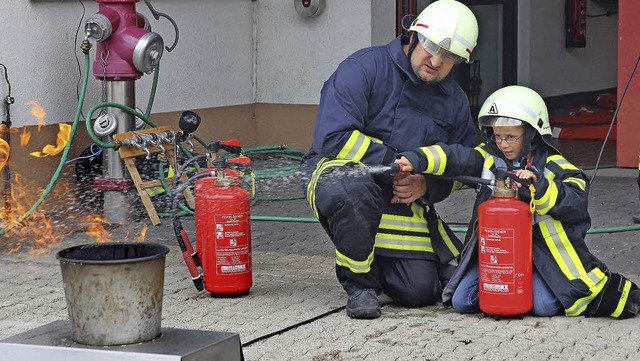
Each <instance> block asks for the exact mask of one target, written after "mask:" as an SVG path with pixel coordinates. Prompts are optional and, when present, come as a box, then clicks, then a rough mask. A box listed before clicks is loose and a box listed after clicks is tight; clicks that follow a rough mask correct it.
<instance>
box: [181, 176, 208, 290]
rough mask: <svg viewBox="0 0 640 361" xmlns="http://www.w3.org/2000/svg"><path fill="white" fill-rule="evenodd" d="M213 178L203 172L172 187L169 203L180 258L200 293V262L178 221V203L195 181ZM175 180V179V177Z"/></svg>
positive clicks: (201, 286)
mask: <svg viewBox="0 0 640 361" xmlns="http://www.w3.org/2000/svg"><path fill="white" fill-rule="evenodd" d="M211 176H214V173H213V172H204V173H198V174H196V175H194V176H193V177H191V178H189V179H187V180H186V181H185V182H183V183H182V184H180V185H176V186H174V187H173V191H172V193H173V199H172V202H171V218H172V221H173V231H174V233H175V235H176V239H177V240H178V246H180V251H181V252H182V258H183V259H184V262H185V263H186V264H187V268H188V269H189V273H190V274H191V279H192V280H193V284H194V286H195V287H196V289H197V290H198V291H202V290H203V289H204V283H203V281H202V274H200V272H199V271H198V265H199V264H200V260H199V257H198V254H197V253H196V252H194V251H193V246H192V244H191V241H190V240H189V236H188V235H187V232H186V231H185V230H184V228H182V222H181V221H180V216H179V215H178V203H179V202H180V198H182V197H183V196H184V195H183V193H184V191H185V190H186V189H187V188H188V187H189V186H191V184H193V183H194V182H195V181H196V180H198V179H200V178H205V177H211ZM176 178H177V177H176Z"/></svg>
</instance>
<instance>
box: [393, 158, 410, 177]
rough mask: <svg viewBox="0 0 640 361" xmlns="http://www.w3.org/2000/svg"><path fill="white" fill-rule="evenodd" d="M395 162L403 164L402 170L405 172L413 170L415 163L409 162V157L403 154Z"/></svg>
mask: <svg viewBox="0 0 640 361" xmlns="http://www.w3.org/2000/svg"><path fill="white" fill-rule="evenodd" d="M395 162H396V163H398V164H400V165H401V166H402V172H403V173H411V171H413V164H411V162H409V159H407V157H405V156H402V157H400V158H398V159H396V161H395Z"/></svg>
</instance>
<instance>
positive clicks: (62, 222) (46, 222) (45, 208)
mask: <svg viewBox="0 0 640 361" xmlns="http://www.w3.org/2000/svg"><path fill="white" fill-rule="evenodd" d="M26 104H27V105H31V106H32V109H31V114H33V115H34V116H35V117H37V118H38V125H39V126H38V131H39V130H40V128H41V127H42V126H43V125H45V124H44V116H45V114H46V113H45V111H44V110H43V109H42V107H40V105H39V104H38V103H37V102H36V101H29V102H27V103H26ZM58 127H59V130H58V134H57V139H56V144H55V145H46V146H44V147H43V149H42V151H39V152H32V153H30V154H31V155H32V156H35V157H47V156H55V155H57V154H59V153H60V152H61V151H63V150H64V148H65V146H66V145H67V144H68V142H69V139H70V133H71V126H70V125H68V124H61V123H59V124H58ZM3 131H4V130H3ZM16 132H17V130H16ZM30 139H31V132H30V131H28V130H27V128H26V127H25V128H23V131H22V132H21V133H20V145H21V146H23V147H24V146H26V145H27V144H28V143H29V141H30ZM9 154H10V145H9V144H8V142H7V141H5V140H4V139H2V138H0V169H2V168H3V167H5V165H8V160H9ZM10 182H11V184H10V188H9V189H10V192H5V193H8V194H5V193H3V197H5V207H4V208H3V209H1V210H0V229H5V227H6V228H8V230H7V232H6V233H4V236H0V238H2V239H0V252H1V253H13V252H17V251H19V250H23V249H24V250H28V252H29V253H31V254H32V255H37V254H41V253H43V252H45V251H46V250H47V248H49V247H51V246H55V245H56V244H58V243H60V242H62V241H63V239H64V238H65V237H66V236H69V235H71V234H73V233H77V232H84V233H85V234H87V235H88V236H89V237H91V239H93V240H94V241H96V242H117V241H119V240H120V239H121V238H122V237H124V238H125V239H134V238H135V240H136V241H137V242H143V241H144V239H145V236H146V232H147V226H146V225H144V229H142V231H141V232H140V235H139V236H137V237H136V236H133V237H131V236H130V235H129V234H126V235H124V236H120V237H121V238H119V239H117V240H114V238H113V236H112V235H111V234H110V233H109V232H108V231H107V228H106V227H108V226H109V225H110V223H109V222H108V221H106V220H105V219H103V218H102V217H100V216H97V215H95V214H91V215H87V214H85V213H84V211H83V208H82V207H75V206H74V205H73V202H79V201H78V200H75V199H73V200H68V198H69V197H70V196H72V197H73V195H74V194H75V191H74V189H72V185H70V184H68V183H62V184H59V185H57V186H56V187H55V188H54V189H53V191H52V192H51V193H50V194H49V195H48V196H47V199H46V200H44V201H43V202H42V203H41V204H40V206H39V207H38V208H36V209H34V210H31V207H32V206H33V205H34V204H35V202H36V201H38V198H39V197H40V195H41V194H42V193H43V189H40V187H38V186H34V185H33V184H29V183H28V182H27V181H26V180H25V178H24V177H23V176H21V175H20V174H17V173H15V174H14V175H13V179H11V181H10ZM50 200H54V201H53V202H52V204H47V202H49V201H50ZM29 211H31V213H29V214H28V212H29ZM45 212H46V214H45ZM9 227H10V228H9ZM126 233H129V231H127V232H126Z"/></svg>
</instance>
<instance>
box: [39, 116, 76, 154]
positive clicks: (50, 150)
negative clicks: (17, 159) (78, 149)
mask: <svg viewBox="0 0 640 361" xmlns="http://www.w3.org/2000/svg"><path fill="white" fill-rule="evenodd" d="M58 128H59V130H58V137H57V139H56V145H50V144H48V145H45V146H44V148H42V150H41V151H39V152H31V153H29V154H31V155H32V156H34V157H39V158H43V157H47V156H54V155H56V154H58V153H60V152H62V150H63V149H64V147H65V146H66V145H67V142H69V138H70V137H71V126H70V125H69V124H62V123H58Z"/></svg>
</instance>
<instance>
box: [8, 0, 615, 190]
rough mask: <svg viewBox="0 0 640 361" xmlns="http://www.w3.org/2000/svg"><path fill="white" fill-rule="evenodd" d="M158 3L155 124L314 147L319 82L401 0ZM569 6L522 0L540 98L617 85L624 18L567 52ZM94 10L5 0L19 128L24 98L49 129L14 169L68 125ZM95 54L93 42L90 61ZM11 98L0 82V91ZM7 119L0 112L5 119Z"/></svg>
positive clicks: (29, 120) (23, 122)
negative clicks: (194, 120)
mask: <svg viewBox="0 0 640 361" xmlns="http://www.w3.org/2000/svg"><path fill="white" fill-rule="evenodd" d="M601 1H602V0H600V1H595V0H589V1H588V12H589V13H598V12H600V4H599V3H600V2H601ZM81 4H82V5H81ZM152 4H153V5H154V7H155V9H156V10H157V11H160V12H163V13H166V14H168V15H170V16H171V17H172V18H173V19H174V20H175V21H176V23H177V24H178V26H179V31H180V33H179V34H180V35H179V40H178V44H177V47H176V48H175V50H174V51H173V52H166V51H165V53H164V55H163V57H162V61H161V66H160V72H159V83H158V88H157V92H156V97H155V99H154V103H153V111H152V117H151V118H152V120H154V121H155V122H156V123H157V124H158V125H167V124H169V125H172V126H173V127H175V128H176V129H177V121H178V118H179V115H180V113H181V112H182V111H183V110H195V111H196V112H198V113H199V114H200V115H201V116H202V118H203V123H202V125H201V127H200V129H199V130H198V133H197V134H198V136H199V137H200V138H201V139H203V140H216V139H226V138H230V137H236V138H240V139H241V141H242V142H243V145H244V146H257V145H271V144H285V145H292V146H295V147H298V148H303V149H304V148H307V147H308V146H309V145H310V142H311V136H312V129H313V123H314V120H315V112H316V109H317V104H318V102H319V97H320V89H321V87H322V84H323V82H324V81H325V80H326V79H327V77H328V76H329V75H330V74H331V73H332V72H333V70H334V69H335V67H336V66H337V65H338V64H339V62H340V61H342V60H343V59H344V58H345V57H346V56H348V55H349V54H351V53H352V52H354V51H356V50H357V49H360V48H362V47H366V46H369V45H374V44H384V43H386V42H388V41H389V40H391V39H392V38H393V37H394V36H395V34H394V32H395V0H374V1H370V0H349V1H337V0H326V8H325V10H324V12H323V13H322V14H320V15H319V16H317V17H314V18H302V17H300V16H299V15H298V14H297V13H296V12H295V9H294V6H293V3H292V1H288V0H287V1H283V0H257V1H252V0H207V1H204V0H180V1H177V0H154V1H152ZM83 5H84V9H83ZM563 7H564V2H563V1H557V0H535V2H534V1H532V0H519V17H520V19H519V23H520V31H519V32H518V33H519V40H520V41H519V50H518V56H519V58H520V59H519V69H518V76H519V79H520V82H521V84H523V85H530V86H532V87H534V88H535V89H537V90H538V91H539V92H540V93H541V94H542V95H543V96H554V95H560V94H566V93H573V92H581V91H591V90H597V89H604V88H611V87H615V86H616V66H615V65H616V44H617V42H616V22H617V16H611V17H598V18H589V19H588V24H587V47H586V48H583V49H567V48H565V47H564V9H563ZM137 9H138V11H139V12H140V13H142V14H144V15H145V16H146V17H147V18H148V19H149V20H150V22H151V25H152V30H153V31H155V32H157V33H159V34H160V35H161V36H162V37H163V39H164V41H165V44H166V45H171V44H172V43H173V41H174V39H175V33H174V30H173V27H172V26H171V24H170V22H169V21H167V20H166V19H164V18H161V19H160V20H155V19H154V18H153V16H152V14H151V13H150V11H149V10H148V9H147V7H146V5H145V4H144V2H143V1H141V2H139V3H138V4H137ZM96 10H97V3H95V2H94V1H89V0H83V1H82V3H80V1H77V0H38V1H33V0H31V1H28V0H3V1H1V2H0V18H1V20H2V21H0V34H2V36H0V63H2V64H4V65H6V66H7V68H8V76H9V80H10V81H11V87H12V88H11V91H12V96H13V97H15V99H16V103H15V104H14V105H13V106H12V107H11V115H12V122H13V129H12V130H13V133H12V134H18V133H19V132H20V131H21V129H22V128H24V127H27V126H34V125H35V124H36V123H37V119H36V118H35V117H34V116H33V115H32V114H31V113H30V110H31V107H30V106H28V105H26V104H25V103H26V102H28V101H29V100H36V101H37V102H38V103H39V104H40V105H41V106H42V107H43V108H44V110H45V111H46V116H45V118H44V121H45V123H46V124H47V126H46V128H47V129H46V131H45V130H43V131H42V132H40V133H38V135H34V137H39V139H38V140H37V141H36V140H35V138H33V140H32V142H33V143H32V144H31V145H29V146H27V147H26V148H25V149H24V150H22V151H18V150H17V148H18V147H19V144H18V143H17V140H18V139H19V137H18V136H17V135H15V136H12V148H13V149H14V150H15V151H14V152H13V153H12V158H11V163H12V165H13V166H12V170H15V171H20V170H23V171H25V172H28V171H30V170H32V169H33V168H31V167H27V166H26V165H25V164H27V163H26V162H25V160H29V155H28V154H29V152H30V151H34V150H38V149H39V148H38V147H39V145H41V144H55V142H56V134H57V127H56V124H57V123H58V122H66V123H70V122H72V121H73V119H74V114H75V110H76V106H77V91H78V82H79V80H80V79H81V75H80V73H79V68H82V65H83V64H82V63H83V57H82V55H81V52H80V50H79V47H78V44H79V43H80V41H81V40H82V37H83V34H82V25H83V22H84V20H86V18H87V17H88V16H90V15H92V14H93V13H95V11H96ZM79 26H80V31H79V34H78V35H77V36H76V31H77V30H78V27H79ZM479 41H482V39H480V40H479ZM95 58H96V54H95V49H92V51H91V60H92V61H93V60H94V59H95ZM77 62H80V66H78V63H77ZM151 83H152V76H151V75H144V76H143V77H142V79H140V80H139V81H137V82H136V98H137V104H138V107H139V108H140V109H146V107H147V102H148V99H149V95H150V94H149V93H150V89H151ZM100 85H101V83H100V82H99V81H97V80H95V79H94V78H93V76H91V78H90V79H89V86H88V94H87V98H86V100H85V104H84V107H83V109H84V112H83V113H84V114H86V113H87V111H88V109H89V108H90V107H91V106H93V105H94V104H96V103H98V102H100V101H101V87H100ZM7 93H8V86H7V84H6V82H5V81H4V79H2V78H0V97H1V98H4V96H6V95H7ZM5 116H6V114H5V111H4V109H0V119H5ZM51 127H53V128H52V129H48V128H51ZM74 142H78V144H74V146H73V148H72V151H71V152H70V154H69V157H70V158H71V157H76V156H77V155H78V154H79V153H80V152H81V151H82V150H83V149H84V148H86V147H88V146H89V144H90V143H91V140H90V139H89V137H88V136H87V134H86V130H85V127H84V124H81V125H80V126H79V130H78V135H77V136H76V139H75V140H74ZM36 144H38V146H36ZM23 157H24V158H23ZM58 160H59V158H55V159H48V160H38V162H42V163H43V164H42V167H39V168H38V170H39V171H41V174H43V175H44V176H41V177H37V180H38V181H40V182H46V181H48V176H46V174H51V173H53V170H54V169H55V167H56V166H57V161H58ZM21 168H23V169H21Z"/></svg>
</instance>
